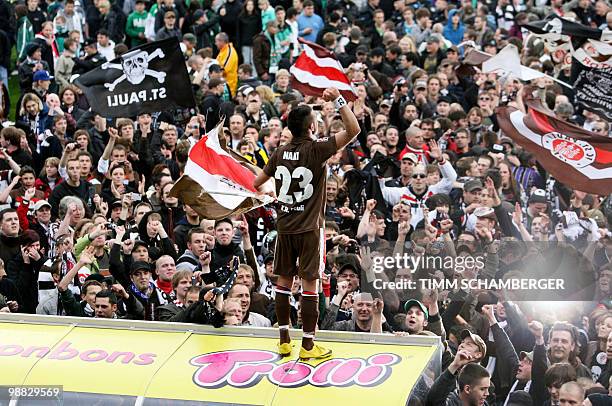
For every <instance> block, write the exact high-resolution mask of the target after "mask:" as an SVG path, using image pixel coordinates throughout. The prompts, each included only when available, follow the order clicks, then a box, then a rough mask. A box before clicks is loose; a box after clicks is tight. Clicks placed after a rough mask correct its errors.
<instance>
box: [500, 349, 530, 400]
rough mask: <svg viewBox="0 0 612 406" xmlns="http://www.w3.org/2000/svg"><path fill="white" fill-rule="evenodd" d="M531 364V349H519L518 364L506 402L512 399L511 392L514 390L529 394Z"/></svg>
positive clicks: (514, 391)
mask: <svg viewBox="0 0 612 406" xmlns="http://www.w3.org/2000/svg"><path fill="white" fill-rule="evenodd" d="M532 365H533V351H530V352H525V351H521V353H520V354H519V364H518V369H517V370H516V375H515V378H516V380H515V381H514V383H513V384H512V387H511V388H510V391H509V392H508V396H507V397H506V402H508V403H509V402H510V401H511V400H512V396H514V395H513V394H514V393H516V392H524V393H527V394H529V393H530V390H531V367H532Z"/></svg>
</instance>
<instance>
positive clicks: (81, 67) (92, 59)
mask: <svg viewBox="0 0 612 406" xmlns="http://www.w3.org/2000/svg"><path fill="white" fill-rule="evenodd" d="M72 60H73V61H74V68H72V73H73V74H79V75H82V74H84V73H87V72H89V71H90V70H92V69H94V68H97V67H98V66H100V65H102V64H103V63H104V62H106V58H105V57H103V56H102V55H100V53H99V52H96V53H95V54H93V55H87V56H86V57H85V58H83V59H80V58H73V59H72Z"/></svg>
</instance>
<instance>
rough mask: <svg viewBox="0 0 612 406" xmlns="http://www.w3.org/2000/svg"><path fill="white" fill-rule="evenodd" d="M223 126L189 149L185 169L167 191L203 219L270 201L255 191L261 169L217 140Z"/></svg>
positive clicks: (240, 212) (228, 213)
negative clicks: (255, 181)
mask: <svg viewBox="0 0 612 406" xmlns="http://www.w3.org/2000/svg"><path fill="white" fill-rule="evenodd" d="M222 128H223V120H221V122H220V123H219V125H218V126H217V127H216V128H214V129H213V130H212V131H210V132H209V133H208V134H206V135H205V136H203V137H202V139H200V141H198V143H197V144H195V145H194V146H193V147H192V148H191V151H189V158H188V160H187V164H186V165H185V172H184V174H183V176H181V178H180V179H179V180H178V181H177V182H176V183H175V184H174V186H173V187H172V190H171V191H170V195H171V196H174V197H178V198H179V199H181V201H182V202H183V203H185V204H187V205H189V206H191V208H193V209H194V210H195V211H196V212H197V213H198V214H199V215H200V216H201V217H203V218H205V219H212V220H218V219H222V218H225V217H228V216H233V215H237V214H242V213H245V212H247V211H249V210H252V209H254V208H257V207H260V206H263V205H264V204H268V203H270V202H271V200H272V199H271V198H270V197H269V196H266V195H258V194H257V191H256V190H255V188H254V187H253V182H254V180H255V177H256V176H257V174H258V173H259V172H260V171H261V169H259V168H257V167H256V166H254V165H252V164H251V163H250V162H249V161H247V160H246V159H244V158H243V157H242V156H240V155H238V154H237V153H236V152H234V151H233V150H231V149H229V148H227V146H226V143H225V142H224V140H220V139H219V132H220V131H222Z"/></svg>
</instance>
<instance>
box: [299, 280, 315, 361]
mask: <svg viewBox="0 0 612 406" xmlns="http://www.w3.org/2000/svg"><path fill="white" fill-rule="evenodd" d="M301 309H302V331H303V333H302V347H303V348H304V349H306V350H311V349H312V347H313V345H314V336H315V330H316V328H317V321H318V320H319V294H318V293H317V292H310V291H304V292H302V307H301Z"/></svg>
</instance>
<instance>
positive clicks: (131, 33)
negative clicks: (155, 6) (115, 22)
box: [125, 0, 149, 48]
mask: <svg viewBox="0 0 612 406" xmlns="http://www.w3.org/2000/svg"><path fill="white" fill-rule="evenodd" d="M148 14H149V13H147V10H146V1H145V0H136V1H135V4H134V11H132V12H131V13H130V15H128V17H127V22H126V24H125V34H126V36H127V39H128V45H129V46H130V47H131V48H134V47H137V46H138V45H142V44H145V43H146V42H147V39H146V38H145V25H146V20H147V16H148Z"/></svg>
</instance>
